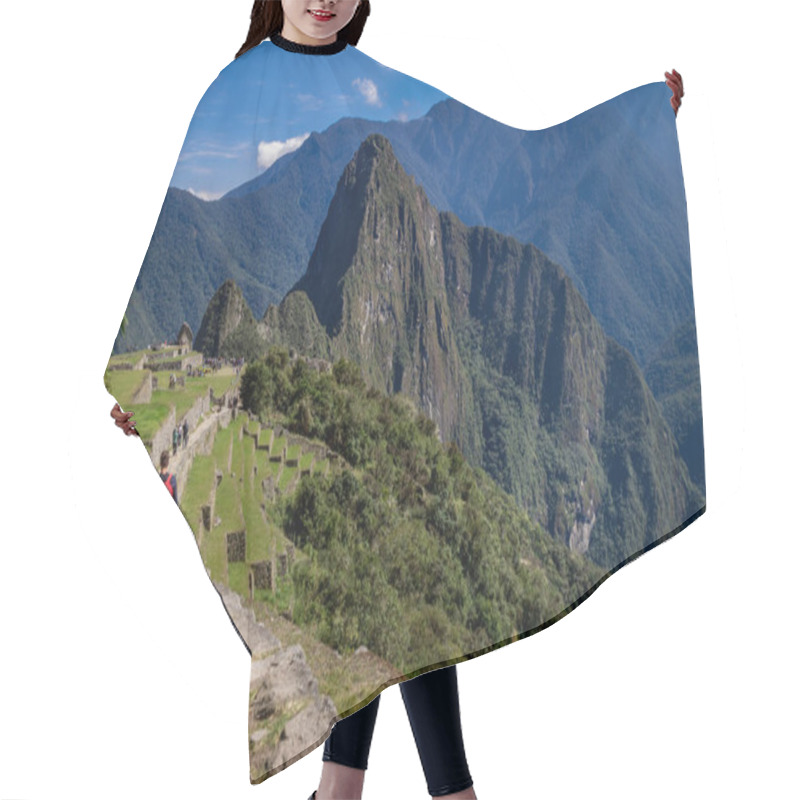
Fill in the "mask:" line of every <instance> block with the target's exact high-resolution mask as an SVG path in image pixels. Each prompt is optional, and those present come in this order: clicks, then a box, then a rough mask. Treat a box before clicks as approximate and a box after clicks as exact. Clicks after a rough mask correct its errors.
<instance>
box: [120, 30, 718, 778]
mask: <svg viewBox="0 0 800 800" xmlns="http://www.w3.org/2000/svg"><path fill="white" fill-rule="evenodd" d="M670 97H671V91H670V89H669V88H668V87H667V86H666V84H665V83H663V82H658V83H651V84H647V85H645V86H640V87H639V88H636V89H632V90H631V91H628V92H625V93H624V94H621V95H619V96H618V97H615V98H613V99H611V100H608V101H607V102H604V103H602V104H601V105H598V106H595V107H594V108H592V109H590V110H588V111H585V112H583V113H582V114H580V115H578V116H576V117H574V118H573V119H570V120H569V121H567V122H563V123H561V124H558V125H554V126H552V127H550V128H546V129H544V130H533V131H529V130H522V129H519V128H514V127H512V126H509V125H505V124H503V123H501V122H498V121H496V120H494V119H492V118H490V117H487V116H486V115H484V114H482V113H480V112H478V111H475V110H474V109H472V108H469V107H468V106H466V105H464V104H463V103H460V102H459V101H457V100H455V99H453V98H452V97H449V96H447V95H445V94H444V93H442V92H441V91H439V90H437V89H435V88H433V87H432V86H430V85H428V84H426V83H423V82H421V81H419V80H416V79H415V78H412V77H410V76H408V75H404V74H403V73H400V72H398V71H396V70H393V69H390V68H388V67H385V66H383V65H382V64H380V63H379V62H377V61H375V60H374V59H372V58H370V57H369V56H367V55H365V54H364V53H363V52H361V51H359V50H358V49H357V48H354V47H352V46H351V45H345V44H344V40H340V41H339V42H337V43H336V44H335V45H329V46H322V47H316V48H310V47H307V46H292V45H291V43H290V44H287V43H286V40H281V39H280V37H272V39H266V40H264V41H263V42H262V43H261V44H260V45H258V46H257V47H255V48H253V49H252V50H250V51H248V52H247V53H245V54H244V55H243V56H241V57H240V58H238V59H236V60H234V61H233V62H232V63H231V64H229V65H228V66H227V67H225V69H223V70H222V72H220V74H219V76H218V77H217V78H216V79H215V80H214V82H213V83H212V84H211V86H210V87H209V88H208V90H207V91H206V93H205V94H204V95H203V97H202V99H201V100H200V102H199V104H198V106H197V110H196V112H195V114H194V116H193V118H192V120H191V124H190V125H189V129H188V132H187V134H186V138H185V141H184V143H183V147H182V149H181V151H180V157H179V158H178V162H177V166H176V167H175V171H174V174H173V176H172V179H171V181H170V184H169V187H168V189H167V192H166V197H165V199H164V203H163V207H162V209H161V213H160V216H159V218H158V223H157V225H156V228H155V231H154V233H153V236H152V240H151V242H150V245H149V247H148V250H147V253H146V255H145V258H144V263H143V264H142V267H141V271H140V273H139V276H138V278H137V280H136V284H135V286H134V288H133V291H132V294H131V297H130V301H129V303H128V306H127V309H126V312H125V315H124V318H123V321H122V325H121V326H120V330H119V334H118V335H117V338H116V341H115V342H114V346H113V351H112V355H111V357H110V360H109V363H108V366H107V370H106V372H105V385H106V387H107V388H108V390H109V391H110V392H111V394H112V395H113V396H114V397H115V398H116V399H117V400H118V401H119V403H120V405H121V406H122V408H123V409H124V410H126V411H134V412H135V419H137V420H138V424H137V427H138V430H139V432H140V435H141V442H142V444H143V445H144V446H145V447H146V448H147V452H148V454H149V456H150V457H151V459H152V463H153V465H154V467H155V468H156V469H155V471H154V473H153V480H154V481H155V480H159V479H161V480H164V479H166V478H167V476H174V477H175V479H176V480H175V483H176V484H177V498H176V499H177V501H178V507H177V508H176V509H175V511H174V512H171V513H175V514H176V521H177V514H178V513H180V514H182V515H183V518H184V519H185V520H186V522H187V523H188V525H189V527H190V529H191V531H192V533H193V535H194V537H195V539H196V542H197V546H198V548H199V551H200V554H201V555H202V560H203V563H204V565H205V567H206V570H207V572H208V575H209V578H210V580H211V582H212V584H213V586H214V587H215V589H216V590H217V591H218V592H219V594H220V596H221V598H222V601H223V604H224V608H225V610H226V611H227V613H228V615H229V616H230V618H231V620H232V622H233V624H234V627H235V629H236V631H237V632H238V633H239V636H240V637H241V640H242V641H243V643H244V645H245V646H246V647H247V649H248V652H249V653H250V655H251V658H252V671H251V678H250V687H249V697H250V701H249V742H250V766H251V769H250V780H251V782H252V783H259V782H261V781H263V780H265V779H266V778H268V777H270V776H271V775H274V774H275V773H277V772H279V771H281V770H283V769H285V768H286V767H287V766H289V765H290V764H292V763H293V762H294V761H296V760H297V759H299V758H300V757H302V756H303V755H305V754H307V753H309V752H311V751H312V750H314V749H315V748H317V747H318V746H320V745H321V744H322V743H323V742H324V741H325V739H326V738H327V737H328V735H329V734H330V732H331V729H332V726H333V725H334V723H335V722H336V721H337V720H338V719H340V718H343V717H346V716H347V715H349V714H352V713H353V712H355V711H357V710H359V709H360V708H362V707H363V706H365V705H366V704H368V703H369V702H370V701H371V700H372V699H373V698H375V697H376V696H377V695H378V694H379V693H380V692H381V691H382V690H383V689H385V688H386V687H387V686H390V685H392V684H395V683H398V682H400V681H403V680H408V679H410V678H413V677H416V676H417V675H419V674H422V673H424V672H426V671H429V670H432V669H437V668H441V667H444V666H448V665H450V664H456V663H458V662H461V661H464V660H466V659H470V658H474V657H476V656H479V655H481V654H483V653H487V652H489V651H491V650H494V649H495V648H498V647H503V646H504V645H507V644H510V643H512V642H515V641H517V640H518V639H521V638H524V637H526V636H529V635H531V634H533V633H536V632H537V631H540V630H542V629H543V628H545V627H547V626H548V625H551V624H552V623H554V622H556V621H557V620H559V619H560V618H561V617H563V616H564V615H565V614H567V613H568V612H569V611H571V610H572V609H574V608H575V607H576V606H577V605H578V604H579V603H581V602H582V601H584V600H585V599H586V598H587V597H589V595H591V594H592V593H593V592H594V590H595V589H597V587H598V586H599V585H600V584H601V583H602V582H603V581H604V580H605V579H606V578H608V577H609V576H610V575H611V574H612V573H613V572H614V571H616V570H617V569H619V568H620V567H621V566H623V565H625V564H627V563H628V562H630V561H631V560H633V559H634V558H636V557H638V556H640V555H641V554H642V553H644V552H645V551H646V550H649V549H651V548H653V547H654V546H655V545H657V544H659V543H661V542H663V541H665V540H666V539H668V538H669V537H671V536H673V535H674V534H675V533H677V532H678V531H680V530H682V529H683V528H685V527H686V526H687V525H688V524H689V523H691V522H692V521H693V520H695V519H696V518H697V517H698V516H699V515H701V514H702V513H703V512H704V511H705V473H704V460H703V433H702V413H701V402H700V374H699V367H698V353H697V339H696V334H695V315H694V301H693V295H692V279H691V266H690V259H689V241H688V224H687V215H686V201H685V195H684V187H683V177H682V172H681V164H680V155H679V150H678V141H677V135H676V122H675V114H674V112H673V110H672V108H671V106H670ZM164 453H166V456H163V454H164ZM162 458H164V459H165V460H166V459H168V460H169V463H168V465H167V466H166V468H165V469H163V470H162ZM168 485H169V486H171V485H172V482H171V481H169V483H165V491H166V490H167V486H168ZM178 509H179V510H178ZM242 691H245V687H242Z"/></svg>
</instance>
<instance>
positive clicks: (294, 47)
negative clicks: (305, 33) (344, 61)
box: [269, 31, 347, 56]
mask: <svg viewBox="0 0 800 800" xmlns="http://www.w3.org/2000/svg"><path fill="white" fill-rule="evenodd" d="M269 39H270V41H271V42H272V44H274V45H275V46H276V47H280V48H281V49H283V50H288V51H289V52H291V53H308V54H309V55H314V56H328V55H333V53H340V52H341V51H342V50H344V49H345V47H347V39H343V38H339V39H337V40H336V41H335V42H331V43H330V44H300V43H298V42H293V41H292V40H291V39H287V38H286V37H285V36H281V34H280V33H278V32H277V31H276V32H275V33H273V34H272V36H270V37H269Z"/></svg>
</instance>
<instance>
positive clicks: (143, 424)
mask: <svg viewBox="0 0 800 800" xmlns="http://www.w3.org/2000/svg"><path fill="white" fill-rule="evenodd" d="M145 352H147V351H144V350H140V351H138V352H136V353H124V354H121V355H119V356H112V358H111V359H110V361H109V364H114V363H119V362H127V363H135V362H136V361H138V360H139V358H141V356H142V354H143V353H145ZM153 374H155V375H156V377H157V378H158V385H159V388H158V389H156V390H155V391H154V392H153V394H152V397H151V400H150V402H149V403H131V398H132V397H133V396H134V394H135V393H136V391H137V390H138V389H139V388H140V387H141V386H142V383H143V382H144V381H145V380H150V378H151V376H152V375H153ZM174 374H175V375H176V376H183V378H184V381H185V386H178V385H176V386H175V387H174V388H173V389H170V388H169V376H170V372H168V371H163V372H156V373H153V372H151V371H150V370H146V369H145V370H112V371H106V373H105V376H104V382H105V385H106V388H107V389H108V391H109V393H110V394H111V395H113V396H114V397H115V398H116V400H117V401H118V402H119V404H120V406H122V408H123V409H124V410H125V411H133V412H134V419H135V420H136V427H137V428H138V430H139V434H140V435H141V437H142V439H144V441H146V442H147V441H151V440H152V439H153V436H155V434H156V432H157V431H158V429H159V428H160V427H161V426H162V425H163V424H164V422H165V421H166V419H167V418H168V417H169V413H170V408H173V407H174V409H175V418H176V420H180V419H181V418H182V417H183V415H184V414H185V413H186V412H187V411H188V410H189V409H190V408H191V407H192V405H193V404H194V402H195V400H197V398H198V397H200V396H202V395H204V394H206V393H207V392H208V390H209V388H212V389H213V390H214V394H215V395H216V396H219V395H222V394H224V393H225V391H226V390H227V389H228V388H229V387H230V386H231V385H232V384H234V383H235V382H236V381H237V380H238V377H237V375H236V371H235V369H234V368H233V367H223V368H222V369H220V370H219V371H217V372H216V373H214V374H210V375H207V376H205V377H194V376H193V377H189V376H187V375H186V372H185V371H183V370H179V371H176V372H175V373H174Z"/></svg>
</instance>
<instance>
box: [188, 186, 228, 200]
mask: <svg viewBox="0 0 800 800" xmlns="http://www.w3.org/2000/svg"><path fill="white" fill-rule="evenodd" d="M186 191H187V192H189V194H193V195H194V196H195V197H196V198H198V199H199V200H205V201H206V202H207V201H209V200H219V198H220V197H222V195H223V194H225V192H206V191H203V190H202V189H192V188H191V187H189V188H188V189H187V190H186Z"/></svg>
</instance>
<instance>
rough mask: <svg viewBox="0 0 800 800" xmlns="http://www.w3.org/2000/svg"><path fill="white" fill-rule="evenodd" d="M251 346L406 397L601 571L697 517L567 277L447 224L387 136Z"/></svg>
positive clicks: (650, 411) (644, 403)
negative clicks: (279, 350)
mask: <svg viewBox="0 0 800 800" xmlns="http://www.w3.org/2000/svg"><path fill="white" fill-rule="evenodd" d="M220 291H222V290H220ZM226 291H229V290H226ZM219 305H220V303H219V302H212V304H210V306H209V312H208V314H207V315H206V319H204V320H203V324H202V326H201V330H203V331H205V330H207V329H209V328H210V327H213V326H211V320H212V318H214V317H215V315H216V318H217V323H216V324H217V325H223V326H227V328H229V329H236V328H238V327H239V325H240V323H241V318H240V319H239V321H236V320H232V319H227V320H226V319H224V318H223V317H220V316H219V315H218V313H217V310H216V309H218V307H219ZM232 307H234V308H238V306H237V305H236V304H235V303H234V304H233V305H232ZM236 313H237V314H238V311H237V312H236ZM234 322H235V324H234ZM258 336H259V337H260V339H261V341H262V348H263V350H264V351H266V349H267V347H268V346H269V345H270V344H283V345H287V346H289V347H292V348H294V349H296V350H297V351H298V352H300V353H302V354H304V355H307V356H312V357H322V358H327V359H331V360H333V359H336V358H338V357H340V356H342V357H346V358H347V359H349V360H351V361H354V362H356V363H358V364H359V366H360V368H361V370H362V373H363V375H364V377H365V379H366V380H367V382H368V383H369V384H370V385H372V386H374V387H376V388H378V389H380V390H382V391H385V392H386V393H389V394H393V393H396V392H402V393H403V394H406V395H408V396H410V397H412V398H413V399H414V401H415V403H416V404H417V405H418V406H419V407H420V408H421V409H422V410H423V411H424V412H425V413H426V414H428V415H429V416H430V417H431V418H432V419H433V420H434V421H435V423H436V425H437V427H438V429H439V432H440V437H441V438H442V440H444V441H449V440H453V441H455V442H456V443H457V444H458V446H459V448H460V449H461V450H462V451H463V453H464V455H465V457H466V458H467V460H468V461H469V462H470V463H473V464H476V465H480V466H482V467H483V468H484V469H485V470H486V471H487V472H488V473H489V475H491V476H492V478H493V479H494V480H495V481H497V483H498V484H500V485H501V486H502V487H503V488H504V489H505V490H506V491H508V492H509V493H510V494H512V495H513V496H514V497H515V498H516V499H517V501H518V502H519V503H520V505H521V506H523V507H524V508H526V509H527V510H528V512H529V513H530V515H531V517H532V518H533V519H534V521H536V522H539V523H541V524H542V526H543V527H544V528H545V529H547V530H548V531H549V532H550V533H551V535H553V536H554V537H555V538H556V539H558V540H559V541H562V542H564V543H566V544H569V545H570V547H572V548H573V549H575V550H578V551H579V552H585V553H586V554H587V555H588V556H589V557H590V558H592V560H594V561H595V562H596V563H599V564H601V565H603V566H612V565H614V564H617V563H619V562H620V561H621V560H624V558H625V557H626V556H627V555H630V554H631V553H633V552H637V551H638V550H641V549H642V548H643V547H645V546H646V545H648V544H650V543H651V542H652V541H653V540H654V539H655V538H657V537H659V536H663V535H665V534H666V533H668V532H669V531H670V530H672V529H674V528H675V527H676V526H678V525H679V524H681V523H683V522H684V521H685V519H686V518H687V517H689V516H690V515H691V514H692V513H694V512H695V511H697V510H698V509H699V507H700V506H701V505H702V503H703V502H704V500H703V498H702V494H701V493H700V492H699V490H698V489H697V487H695V486H694V485H693V483H692V481H691V480H690V478H689V474H688V470H687V467H686V465H685V464H684V462H683V460H682V459H681V457H680V454H679V452H678V446H677V443H676V442H675V439H674V437H673V435H672V433H671V431H670V430H669V428H668V426H667V424H666V422H665V421H664V419H663V418H662V416H661V413H660V411H659V409H658V406H657V404H656V402H655V400H654V398H653V395H652V393H651V392H650V390H649V389H648V387H647V385H646V383H645V381H644V378H643V376H642V373H641V371H640V370H639V368H638V367H637V365H636V363H635V361H634V360H633V358H632V356H631V355H630V353H628V352H627V351H626V350H625V349H624V348H622V347H621V346H620V345H619V344H618V343H617V342H616V341H614V339H612V338H610V337H608V336H607V335H606V334H605V332H604V331H603V329H602V327H601V326H600V324H599V323H598V322H597V320H596V319H595V318H594V317H593V315H592V314H591V312H590V310H589V308H588V306H587V304H586V302H585V301H584V299H583V298H582V297H581V295H580V294H579V293H578V292H577V290H576V289H575V287H574V285H573V283H572V281H571V279H570V278H569V277H568V276H567V275H566V274H565V272H564V271H563V270H562V269H561V267H560V266H559V265H558V264H556V263H555V262H553V261H552V260H551V259H549V258H548V257H547V256H546V255H544V254H543V253H542V252H541V251H539V250H538V249H537V248H535V247H534V246H533V245H530V244H524V243H521V242H518V241H516V240H515V239H513V238H511V237H508V236H505V235H503V234H500V233H498V232H497V231H494V230H492V229H490V228H486V227H482V226H472V227H468V226H466V225H465V224H464V223H463V222H462V221H461V220H459V219H458V218H457V217H456V216H455V215H454V214H452V213H451V212H439V211H438V210H437V209H436V208H435V207H434V206H433V205H432V204H431V203H430V202H429V200H428V198H427V196H426V193H425V190H424V189H423V188H422V187H421V186H420V185H419V184H417V183H416V181H415V180H414V178H412V177H411V176H410V175H408V173H406V171H405V170H404V169H403V167H402V165H401V164H400V162H399V160H398V159H397V157H396V156H395V154H394V150H393V147H392V145H391V143H390V142H389V140H388V139H387V138H386V137H384V136H382V135H379V134H374V135H370V136H368V137H366V139H365V140H364V142H363V143H362V145H361V146H360V147H359V149H358V151H357V152H356V154H355V155H354V157H353V158H352V159H351V161H350V162H349V163H348V164H347V166H346V168H345V169H344V170H343V172H342V175H341V177H340V179H339V182H338V184H337V187H336V193H335V195H334V197H333V199H332V201H331V203H330V207H329V211H328V215H327V216H326V218H325V221H324V222H323V224H322V227H321V230H320V234H319V239H318V241H317V243H316V245H315V247H314V250H313V253H312V256H311V259H310V261H309V264H308V269H307V271H306V273H305V274H304V275H303V276H302V277H301V278H300V280H299V281H298V282H297V283H296V284H295V286H294V287H293V288H292V291H290V292H289V293H288V294H287V295H286V297H285V298H284V299H283V300H282V301H281V302H280V303H279V304H277V305H270V306H269V307H268V308H267V310H266V312H265V314H264V317H263V319H262V320H261V321H260V322H258ZM211 337H212V339H213V340H214V341H217V342H222V345H221V346H224V341H222V339H224V337H220V336H218V335H217V334H215V333H214V332H213V331H211ZM235 354H236V353H235V351H232V352H231V355H235Z"/></svg>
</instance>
